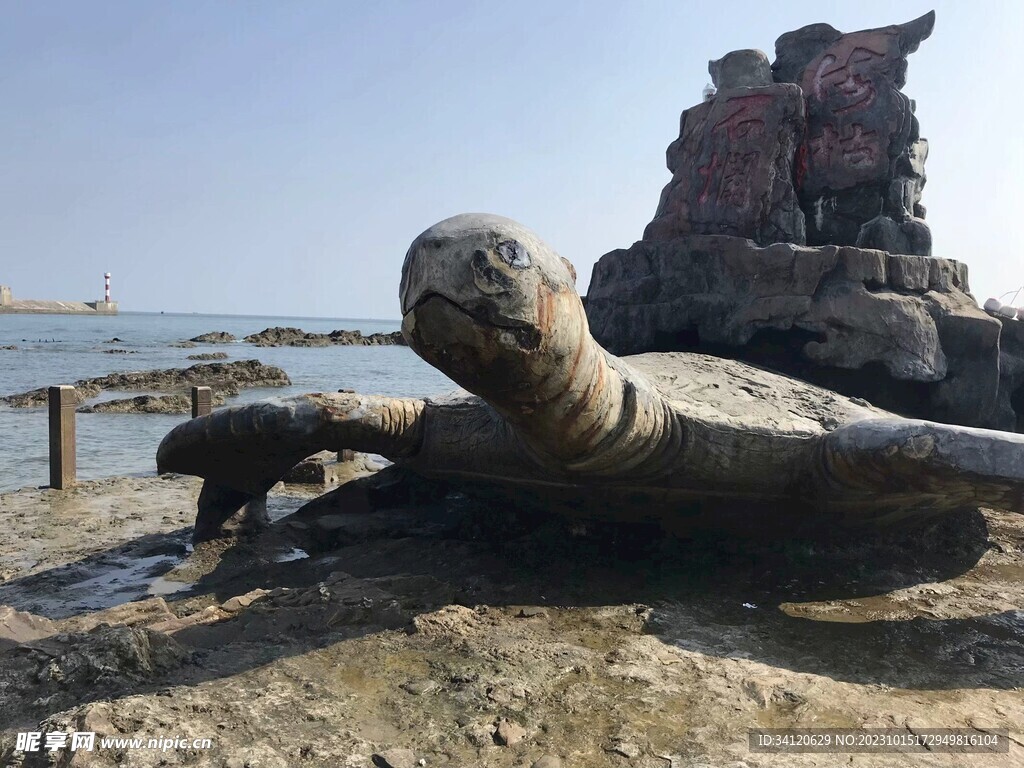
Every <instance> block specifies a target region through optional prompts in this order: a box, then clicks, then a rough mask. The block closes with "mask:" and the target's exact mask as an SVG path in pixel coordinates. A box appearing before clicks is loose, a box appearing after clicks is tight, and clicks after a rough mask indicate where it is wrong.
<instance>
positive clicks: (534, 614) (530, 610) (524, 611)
mask: <svg viewBox="0 0 1024 768" xmlns="http://www.w3.org/2000/svg"><path fill="white" fill-rule="evenodd" d="M516 616H517V617H518V618H520V619H535V618H538V617H539V618H545V619H546V618H547V616H548V612H547V611H545V610H544V609H543V608H537V607H536V606H528V607H526V608H520V609H519V613H518V614H516Z"/></svg>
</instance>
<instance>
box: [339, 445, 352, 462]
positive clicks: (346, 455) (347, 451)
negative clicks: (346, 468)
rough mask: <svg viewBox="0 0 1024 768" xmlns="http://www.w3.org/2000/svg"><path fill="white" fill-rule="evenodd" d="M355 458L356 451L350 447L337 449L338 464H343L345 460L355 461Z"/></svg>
mask: <svg viewBox="0 0 1024 768" xmlns="http://www.w3.org/2000/svg"><path fill="white" fill-rule="evenodd" d="M355 460H356V452H355V451H353V450H352V449H351V448H342V449H341V450H340V451H338V463H339V464H344V463H345V462H346V461H355Z"/></svg>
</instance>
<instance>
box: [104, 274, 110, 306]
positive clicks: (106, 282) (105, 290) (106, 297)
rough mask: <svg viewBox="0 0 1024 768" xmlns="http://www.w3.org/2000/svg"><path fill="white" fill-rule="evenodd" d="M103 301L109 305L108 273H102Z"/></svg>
mask: <svg viewBox="0 0 1024 768" xmlns="http://www.w3.org/2000/svg"><path fill="white" fill-rule="evenodd" d="M103 300H104V301H105V302H107V304H109V303H110V273H109V272H104V273H103Z"/></svg>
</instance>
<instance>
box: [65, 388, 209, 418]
mask: <svg viewBox="0 0 1024 768" xmlns="http://www.w3.org/2000/svg"><path fill="white" fill-rule="evenodd" d="M224 403H225V397H224V393H223V392H214V394H213V404H214V405H224ZM78 412H79V413H175V414H177V413H191V412H192V399H191V398H190V397H189V396H188V395H139V396H138V397H128V398H123V399H118V400H104V401H103V402H101V403H94V404H93V405H86V406H83V407H81V408H79V409H78Z"/></svg>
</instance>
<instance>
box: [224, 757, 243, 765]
mask: <svg viewBox="0 0 1024 768" xmlns="http://www.w3.org/2000/svg"><path fill="white" fill-rule="evenodd" d="M224 768H245V761H244V760H242V759H241V758H238V757H229V758H228V759H227V760H225V761H224Z"/></svg>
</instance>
